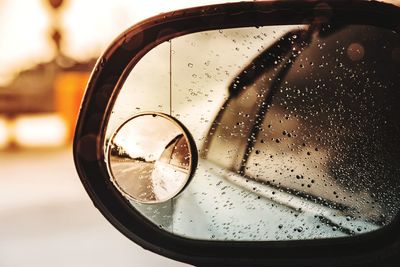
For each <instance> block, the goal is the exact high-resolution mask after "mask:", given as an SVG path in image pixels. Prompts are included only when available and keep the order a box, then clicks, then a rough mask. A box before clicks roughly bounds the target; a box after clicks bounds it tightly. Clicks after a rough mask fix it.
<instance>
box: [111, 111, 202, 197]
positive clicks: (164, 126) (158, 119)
mask: <svg viewBox="0 0 400 267" xmlns="http://www.w3.org/2000/svg"><path fill="white" fill-rule="evenodd" d="M196 165H197V149H196V147H195V143H194V141H193V138H192V136H191V135H190V133H189V132H188V131H187V130H186V128H185V127H184V126H183V125H182V124H181V123H180V122H179V121H178V120H176V119H174V118H172V117H171V116H168V115H166V114H163V113H141V114H139V115H136V116H134V117H132V118H131V119H129V120H127V121H126V122H125V123H123V124H122V125H121V126H120V127H119V128H118V129H117V130H116V132H115V133H114V134H113V135H112V138H111V140H110V142H109V143H108V169H109V172H110V174H111V180H112V182H113V184H114V185H115V187H116V188H117V189H118V191H119V192H120V193H121V194H122V195H123V196H124V197H126V198H127V199H129V200H133V201H135V202H139V203H145V204H146V203H148V204H150V203H161V202H165V201H167V200H170V199H172V198H173V197H175V196H177V195H178V194H179V193H180V192H181V191H182V190H183V189H184V188H185V186H186V185H187V184H188V183H189V181H190V178H191V177H192V176H193V172H194V170H195V168H196Z"/></svg>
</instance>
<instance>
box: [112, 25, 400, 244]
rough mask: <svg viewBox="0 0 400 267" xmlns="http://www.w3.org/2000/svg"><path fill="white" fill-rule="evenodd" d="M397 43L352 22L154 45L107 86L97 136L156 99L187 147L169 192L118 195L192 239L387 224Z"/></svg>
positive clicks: (328, 234)
mask: <svg viewBox="0 0 400 267" xmlns="http://www.w3.org/2000/svg"><path fill="white" fill-rule="evenodd" d="M398 51H400V38H399V35H398V34H397V33H395V32H393V31H389V30H386V29H382V28H377V27H374V26H363V25H348V26H341V27H336V26H334V25H293V26H266V27H259V28H239V29H227V30H225V29H224V30H216V31H206V32H201V33H194V34H189V35H185V36H181V37H178V38H176V39H173V40H171V41H170V42H165V43H163V44H161V45H159V46H157V47H156V48H154V49H153V50H152V51H150V52H149V53H148V54H146V55H145V56H144V58H143V59H142V60H141V61H140V62H139V63H138V64H137V65H136V66H135V68H134V69H133V70H132V72H131V73H130V75H129V77H128V78H127V80H126V82H125V84H124V86H123V88H122V89H121V92H120V93H119V95H118V98H117V100H116V102H115V103H114V105H113V107H112V114H111V116H110V119H109V121H108V128H107V132H106V140H108V138H110V136H112V133H113V132H114V131H115V129H117V128H118V127H119V125H121V124H123V123H124V122H125V121H126V120H128V119H129V118H130V117H132V116H135V114H137V113H140V112H143V111H152V112H164V113H168V114H170V115H171V116H172V117H174V118H177V119H179V121H180V122H181V123H182V124H183V125H185V127H186V128H187V129H188V130H189V131H190V132H191V134H192V135H193V138H194V141H195V143H196V146H197V147H198V148H199V153H200V159H199V162H198V166H197V169H196V174H195V175H194V176H193V178H192V180H191V182H190V184H189V185H188V186H187V187H186V188H185V189H184V190H183V191H182V192H181V194H179V195H178V196H176V197H174V198H173V199H171V200H170V201H167V202H164V203H162V204H155V205H146V204H139V203H137V202H135V201H132V202H131V203H132V207H133V208H135V209H137V210H138V211H139V212H140V213H142V214H143V215H144V216H146V217H147V218H148V219H149V220H150V221H152V222H153V223H154V224H156V225H158V226H159V227H161V228H164V229H165V230H167V231H170V232H172V233H174V234H176V235H180V236H185V237H188V238H194V239H205V240H233V241H235V240H260V241H264V240H298V239H316V238H334V237H341V236H352V235H357V234H363V233H367V232H371V231H374V230H377V229H379V228H381V227H384V226H385V225H388V224H389V223H390V222H392V221H393V219H394V217H395V216H396V215H397V213H398V211H399V205H398V203H399V200H400V180H399V178H400V162H399V161H398V159H399V158H400V139H399V138H398V136H399V135H400V105H398V101H399V100H400V90H398V88H400V84H399V83H400V73H399V71H398V70H399V69H400V66H399V65H400V58H399V54H400V53H399V52H398ZM171 138H173V137H171ZM171 140H172V139H171ZM108 146H109V144H108V143H107V141H106V143H105V148H107V147H108Z"/></svg>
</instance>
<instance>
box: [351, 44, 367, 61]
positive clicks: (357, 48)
mask: <svg viewBox="0 0 400 267" xmlns="http://www.w3.org/2000/svg"><path fill="white" fill-rule="evenodd" d="M364 54H365V50H364V46H363V45H361V44H359V43H352V44H350V45H349V47H348V48H347V56H348V57H349V58H350V59H351V60H352V61H359V60H361V59H363V58H364Z"/></svg>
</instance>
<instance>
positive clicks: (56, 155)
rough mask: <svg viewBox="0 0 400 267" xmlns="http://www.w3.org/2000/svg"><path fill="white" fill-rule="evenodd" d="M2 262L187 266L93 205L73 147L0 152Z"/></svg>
mask: <svg viewBox="0 0 400 267" xmlns="http://www.w3.org/2000/svg"><path fill="white" fill-rule="evenodd" d="M0 166H1V168H0V266H1V267H11V266H12V267H25V266H31V267H39V266H40V267H48V266H49V267H50V266H58V267H64V266H65V267H67V266H68V267H70V266H88V267H94V266H96V267H102V266H121V267H124V266H146V267H158V266H165V267H178V266H188V265H186V264H183V263H179V262H176V261H172V260H169V259H167V258H164V257H161V256H158V255H156V254H154V253H151V252H148V251H146V250H144V249H142V248H141V247H139V246H137V245H136V244H134V243H133V242H131V241H130V240H128V239H127V238H125V237H124V236H123V235H122V234H121V233H119V232H118V231H117V230H116V229H114V227H112V226H111V224H110V223H109V222H107V220H106V219H105V218H104V217H103V216H102V215H101V214H100V212H99V211H98V210H96V208H95V207H94V206H93V204H92V202H91V201H90V199H89V197H88V196H87V194H86V192H85V191H84V189H83V187H82V185H81V183H80V181H79V178H78V176H77V174H76V171H75V167H74V164H73V161H72V152H71V151H70V150H69V149H63V150H57V151H30V152H29V151H24V152H11V153H6V152H0Z"/></svg>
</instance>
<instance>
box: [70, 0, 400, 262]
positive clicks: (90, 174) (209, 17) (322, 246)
mask: <svg viewBox="0 0 400 267" xmlns="http://www.w3.org/2000/svg"><path fill="white" fill-rule="evenodd" d="M313 21H325V22H327V21H329V22H330V23H339V24H366V25H375V26H379V27H383V28H388V29H390V30H393V31H396V32H400V9H399V8H398V7H395V6H393V5H390V4H384V3H379V2H364V1H328V2H320V1H304V0H299V1H268V2H264V1H257V2H240V3H228V4H220V5H212V6H205V7H197V8H190V9H185V10H179V11H174V12H170V13H166V14H161V15H159V16H156V17H153V18H151V19H148V20H145V21H143V22H141V23H139V24H137V25H135V26H133V27H132V28H130V29H128V30H127V31H125V32H124V33H123V34H122V35H120V36H119V37H118V38H117V39H116V40H115V41H114V42H113V43H112V44H111V45H110V47H109V48H108V49H107V51H106V52H105V53H104V54H103V56H102V57H100V58H99V60H98V62H97V64H96V67H95V70H94V71H93V73H92V75H91V78H90V81H89V83H88V86H87V89H86V93H85V96H84V99H83V102H82V107H81V110H80V115H79V119H78V122H77V127H76V133H75V138H74V144H73V149H74V161H75V166H76V169H77V172H78V174H79V176H80V179H81V181H82V183H83V185H84V187H85V189H86V191H87V193H88V194H89V196H90V197H91V199H92V201H93V203H94V205H95V206H96V207H97V208H98V209H99V210H100V212H101V213H102V214H103V215H104V216H105V217H106V218H107V219H108V220H109V221H110V222H111V223H112V224H113V225H114V226H115V227H116V228H117V229H118V230H119V231H120V232H122V233H123V234H124V235H125V236H127V237H128V238H129V239H131V240H132V241H134V242H135V243H137V244H139V245H141V246H142V247H144V248H145V249H148V250H151V251H153V252H155V253H158V254H161V255H164V256H166V257H169V258H172V259H176V260H179V261H182V262H187V263H191V264H195V265H198V266H321V265H323V266H377V265H378V264H379V265H380V266H392V265H391V264H396V262H398V261H400V260H399V259H400V216H397V217H396V218H395V220H394V221H393V222H392V223H391V224H390V225H388V226H386V227H384V228H382V229H380V230H377V231H374V232H371V233H367V234H362V235H359V236H354V237H351V238H347V237H345V238H335V239H322V240H298V241H263V242H250V241H249V242H236V241H235V242H231V241H224V242H223V241H204V240H192V239H187V238H183V237H180V236H175V235H173V234H171V233H169V232H166V231H164V230H162V229H160V228H158V227H157V226H155V225H154V224H152V223H150V222H149V221H148V220H147V219H146V218H144V217H143V216H142V215H141V214H140V213H139V212H137V211H136V210H134V209H133V208H132V206H131V205H130V204H129V203H128V201H127V200H126V199H124V198H123V197H122V196H121V195H120V194H119V193H118V192H117V191H116V189H115V188H114V187H113V186H112V185H111V183H110V181H109V176H108V173H107V171H106V167H105V158H104V157H105V155H104V150H103V145H102V144H103V141H104V140H103V139H104V134H103V131H104V129H105V125H104V124H105V122H106V121H108V118H109V115H110V112H111V110H110V108H109V107H112V104H113V103H114V101H115V99H116V96H117V95H118V93H119V90H120V88H121V86H122V84H123V82H124V80H125V79H126V77H127V75H128V74H129V71H130V70H131V69H132V68H133V67H134V65H135V64H136V63H137V62H138V61H139V60H140V58H141V57H143V56H144V55H145V54H146V53H147V52H148V51H149V50H151V49H152V48H153V47H155V46H157V45H158V44H160V43H162V42H164V41H167V40H169V39H171V38H174V37H177V36H181V35H184V34H188V33H193V32H198V31H203V30H214V29H224V28H234V27H250V26H266V25H289V24H302V23H311V22H313ZM393 266H397V265H393Z"/></svg>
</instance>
